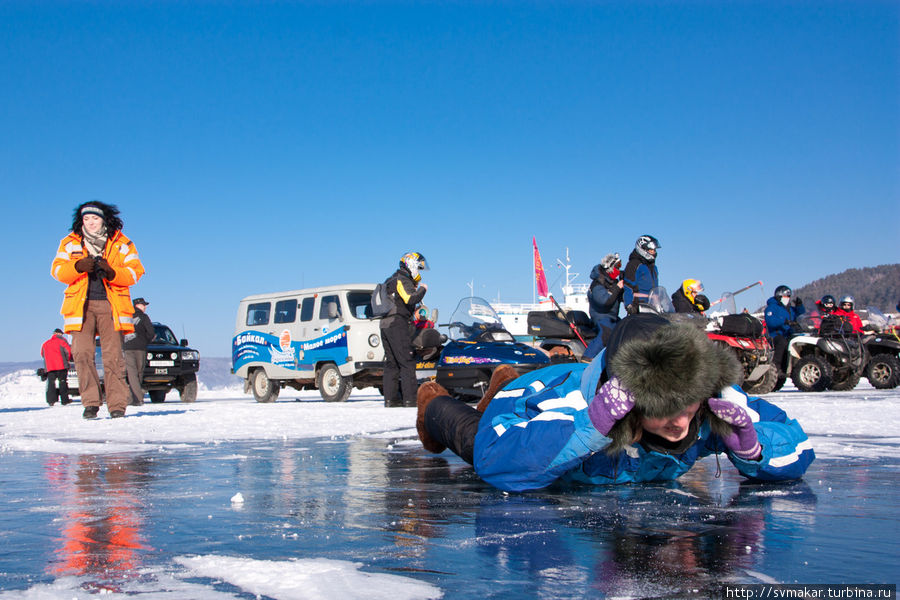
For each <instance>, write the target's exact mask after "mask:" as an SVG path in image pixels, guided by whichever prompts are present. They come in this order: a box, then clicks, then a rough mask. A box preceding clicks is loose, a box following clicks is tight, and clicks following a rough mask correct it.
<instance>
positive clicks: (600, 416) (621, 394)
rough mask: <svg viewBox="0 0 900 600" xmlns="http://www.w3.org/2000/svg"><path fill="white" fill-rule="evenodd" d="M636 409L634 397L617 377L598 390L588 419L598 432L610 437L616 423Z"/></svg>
mask: <svg viewBox="0 0 900 600" xmlns="http://www.w3.org/2000/svg"><path fill="white" fill-rule="evenodd" d="M632 408H634V397H633V396H632V395H631V392H629V391H628V390H627V389H625V388H624V387H622V384H621V382H620V381H619V379H618V378H617V377H613V378H612V379H610V380H609V381H607V382H606V383H604V384H603V385H602V386H600V389H599V390H597V395H596V396H594V399H593V400H591V405H590V406H588V417H590V419H591V423H593V424H594V427H596V428H597V431H599V432H600V433H602V434H603V435H609V432H610V430H611V429H612V428H613V425H615V424H616V422H617V421H618V420H619V419H621V418H622V417H624V416H625V415H627V414H628V411H630V410H631V409H632Z"/></svg>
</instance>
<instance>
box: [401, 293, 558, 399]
mask: <svg viewBox="0 0 900 600" xmlns="http://www.w3.org/2000/svg"><path fill="white" fill-rule="evenodd" d="M439 327H445V328H447V331H448V335H447V336H445V337H442V342H443V343H442V345H441V346H440V348H439V354H438V353H437V352H435V350H437V349H438V348H436V347H435V346H434V345H433V344H432V345H431V346H430V348H428V349H426V348H422V349H421V351H422V352H428V353H429V354H428V355H429V356H431V357H432V358H431V359H430V360H428V359H425V358H424V357H423V360H421V361H420V362H419V363H418V364H417V365H416V373H417V377H418V378H419V379H423V378H428V377H429V376H431V375H432V373H433V376H434V377H435V379H436V380H437V382H438V383H439V384H440V385H442V386H444V387H445V388H447V389H448V390H449V391H450V392H452V393H453V394H454V395H457V396H460V397H468V398H471V399H472V400H477V399H478V398H480V397H481V396H482V395H483V394H484V390H486V389H487V386H488V384H489V383H490V380H491V374H492V373H493V372H494V369H495V368H496V367H498V366H500V365H502V364H508V365H512V366H513V367H514V368H515V369H516V371H518V372H519V374H522V373H525V372H528V371H531V370H533V369H539V368H541V367H545V366H547V365H549V364H550V357H549V356H548V355H547V354H546V353H544V352H543V351H541V350H540V349H537V348H533V347H532V346H529V345H527V344H523V343H521V342H517V341H516V340H515V338H514V337H513V335H512V334H511V333H510V332H509V331H507V330H506V329H505V328H504V327H503V323H502V321H501V320H500V316H499V315H498V314H497V313H496V311H494V309H493V307H492V306H491V305H490V304H489V303H488V302H487V301H486V300H484V299H483V298H478V297H476V296H470V297H468V298H463V299H462V300H460V301H459V304H458V305H457V307H456V310H455V311H453V314H452V315H451V316H450V322H449V323H446V324H441V325H439Z"/></svg>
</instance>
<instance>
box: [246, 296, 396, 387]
mask: <svg viewBox="0 0 900 600" xmlns="http://www.w3.org/2000/svg"><path fill="white" fill-rule="evenodd" d="M374 289H375V284H374V283H358V284H350V285H332V286H325V287H318V288H309V289H304V290H294V291H290V292H276V293H272V294H256V295H253V296H247V297H246V298H244V299H243V300H241V302H240V304H239V305H238V311H237V320H236V322H235V328H234V339H233V340H232V344H231V364H232V369H231V370H232V372H233V373H234V374H236V375H238V376H240V377H243V378H244V380H245V382H244V391H245V392H248V391H250V390H252V391H253V396H254V397H255V398H256V400H257V402H273V401H275V399H276V398H277V397H278V392H279V391H280V390H281V388H282V387H284V386H290V387H292V388H295V389H298V390H311V389H318V390H319V393H320V394H322V398H323V399H324V400H325V401H326V402H343V401H344V400H346V399H347V397H348V396H349V395H350V392H351V391H352V389H353V388H354V387H357V388H364V387H370V386H377V387H380V386H381V379H382V374H383V370H384V348H383V347H382V345H381V334H380V331H379V324H380V322H381V319H380V318H377V317H374V316H372V305H371V298H372V290H374Z"/></svg>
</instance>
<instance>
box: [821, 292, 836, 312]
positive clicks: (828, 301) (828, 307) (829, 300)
mask: <svg viewBox="0 0 900 600" xmlns="http://www.w3.org/2000/svg"><path fill="white" fill-rule="evenodd" d="M835 304H837V301H836V300H835V299H834V296H832V295H831V294H825V295H824V296H822V299H821V300H819V306H820V307H821V308H822V310H824V311H825V312H831V311H833V310H834V305H835Z"/></svg>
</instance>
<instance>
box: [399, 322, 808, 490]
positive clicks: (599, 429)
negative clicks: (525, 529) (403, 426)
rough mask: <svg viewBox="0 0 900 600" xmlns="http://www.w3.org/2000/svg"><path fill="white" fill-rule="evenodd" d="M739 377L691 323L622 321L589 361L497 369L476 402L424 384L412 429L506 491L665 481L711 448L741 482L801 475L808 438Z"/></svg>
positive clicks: (730, 359)
mask: <svg viewBox="0 0 900 600" xmlns="http://www.w3.org/2000/svg"><path fill="white" fill-rule="evenodd" d="M739 373H740V366H739V365H738V364H737V361H736V359H735V358H734V357H733V356H732V354H731V353H730V352H728V351H727V350H725V349H722V348H718V347H717V346H715V345H713V343H712V342H710V341H709V340H708V339H707V337H706V335H705V334H704V333H703V332H702V331H701V330H699V329H698V328H696V327H695V326H693V325H691V324H686V323H670V322H669V321H667V320H665V319H663V318H662V317H660V316H658V315H653V314H637V315H631V316H628V317H626V318H625V319H623V320H622V321H621V322H620V323H619V324H618V325H617V326H616V328H615V329H614V330H613V332H612V334H611V336H610V341H609V344H608V345H607V347H606V349H605V350H604V351H603V352H601V353H600V354H599V355H597V357H596V358H595V359H594V360H593V361H592V362H591V363H590V364H587V363H568V364H557V365H553V366H550V367H545V368H543V369H539V370H536V371H532V372H530V373H527V374H525V375H522V376H517V374H516V372H515V370H514V369H513V368H512V367H510V366H508V365H507V366H501V367H498V368H497V369H496V370H495V371H494V374H493V376H492V378H491V384H490V385H489V387H488V390H487V392H486V393H485V396H484V397H483V398H482V400H481V402H480V403H479V404H478V406H477V407H472V406H470V405H468V404H466V403H465V402H463V401H462V400H458V399H456V398H452V397H450V396H449V394H448V393H447V390H446V389H444V388H443V387H442V386H440V385H438V384H437V383H435V382H431V381H429V382H426V383H424V384H423V385H422V386H420V388H419V390H418V395H417V405H418V414H417V420H416V428H417V430H418V433H419V439H420V440H421V442H422V445H423V446H424V447H425V449H426V450H428V451H430V452H434V453H439V452H442V451H443V450H444V449H445V448H449V449H450V450H452V451H453V452H455V453H456V454H457V455H458V456H459V457H461V458H462V459H463V460H465V461H466V462H468V463H470V464H472V465H473V466H474V467H475V472H476V473H477V474H478V475H479V477H481V478H482V479H483V480H485V481H486V482H488V483H490V484H491V485H493V486H495V487H497V488H500V489H502V490H508V491H523V490H532V489H539V488H543V487H546V486H548V485H550V484H551V483H553V482H554V481H556V480H558V479H561V480H568V481H578V482H584V483H591V484H614V483H629V482H646V481H671V480H674V479H676V478H677V477H679V476H681V475H682V474H684V473H685V472H687V471H688V470H689V469H690V468H691V466H693V464H694V463H695V462H696V461H697V460H699V459H700V458H703V457H704V456H707V455H709V454H713V453H719V452H725V453H726V454H727V455H728V458H729V459H730V460H731V462H732V464H734V466H735V468H737V470H738V471H739V472H740V473H741V474H742V475H743V476H744V477H747V478H749V479H755V480H761V481H781V480H791V479H798V478H800V477H801V476H802V475H803V474H804V473H805V472H806V469H807V467H809V465H810V463H812V461H813V460H814V459H815V453H814V452H813V449H812V446H811V445H810V443H809V440H808V439H807V437H806V434H805V433H804V432H803V429H802V428H801V427H800V425H799V423H797V421H795V420H793V419H790V418H788V416H787V415H786V414H785V412H784V411H782V410H781V409H779V408H778V407H777V406H775V405H774V404H771V403H769V402H767V401H765V400H763V399H761V398H752V397H748V396H747V395H746V394H744V392H742V391H741V390H740V388H739V387H738V386H736V385H734V382H736V381H737V380H738V377H739Z"/></svg>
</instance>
